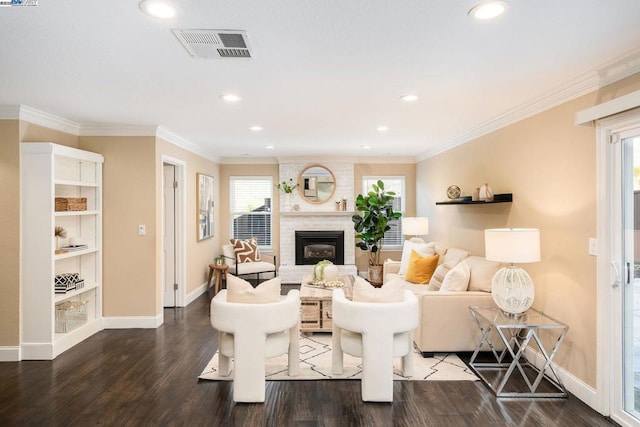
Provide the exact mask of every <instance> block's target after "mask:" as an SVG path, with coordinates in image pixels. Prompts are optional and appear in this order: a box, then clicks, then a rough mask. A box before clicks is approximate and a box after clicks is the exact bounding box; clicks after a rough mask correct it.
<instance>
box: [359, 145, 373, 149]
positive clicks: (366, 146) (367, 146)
mask: <svg viewBox="0 0 640 427" xmlns="http://www.w3.org/2000/svg"><path fill="white" fill-rule="evenodd" d="M361 148H362V149H363V150H368V149H369V148H371V146H370V145H363V146H361Z"/></svg>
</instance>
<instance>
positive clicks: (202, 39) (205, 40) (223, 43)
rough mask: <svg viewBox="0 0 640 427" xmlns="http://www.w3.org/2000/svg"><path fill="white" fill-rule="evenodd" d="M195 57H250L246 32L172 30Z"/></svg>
mask: <svg viewBox="0 0 640 427" xmlns="http://www.w3.org/2000/svg"><path fill="white" fill-rule="evenodd" d="M172 31H173V34H175V35H176V37H177V38H178V40H180V43H182V46H184V48H185V49H187V52H189V55H191V56H193V57H196V58H251V51H250V50H249V44H248V42H247V33H246V32H244V31H238V30H179V29H178V30H172Z"/></svg>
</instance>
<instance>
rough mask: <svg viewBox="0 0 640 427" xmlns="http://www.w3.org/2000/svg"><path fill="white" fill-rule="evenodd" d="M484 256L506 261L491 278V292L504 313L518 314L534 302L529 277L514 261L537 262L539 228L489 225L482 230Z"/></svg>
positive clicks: (538, 258) (493, 259)
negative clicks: (507, 264)
mask: <svg viewBox="0 0 640 427" xmlns="http://www.w3.org/2000/svg"><path fill="white" fill-rule="evenodd" d="M484 245H485V253H486V254H485V256H486V258H487V259H488V260H490V261H498V262H508V263H510V265H509V266H508V267H504V268H501V269H500V270H498V271H497V272H496V274H495V275H494V276H493V279H492V280H491V294H492V296H493V300H494V301H495V303H496V305H497V306H498V307H500V308H501V309H502V310H503V311H504V312H506V313H509V314H512V315H519V314H522V313H524V312H525V311H527V310H528V309H529V307H531V304H533V299H534V296H535V292H534V288H533V281H532V280H531V276H529V274H528V273H527V272H526V271H524V270H523V269H522V268H520V267H516V266H514V265H513V263H527V262H538V261H540V230H538V229H537V228H492V229H487V230H484Z"/></svg>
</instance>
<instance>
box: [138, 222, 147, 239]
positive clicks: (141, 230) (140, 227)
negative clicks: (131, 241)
mask: <svg viewBox="0 0 640 427" xmlns="http://www.w3.org/2000/svg"><path fill="white" fill-rule="evenodd" d="M145 234H147V226H146V225H144V224H140V225H138V236H144V235H145Z"/></svg>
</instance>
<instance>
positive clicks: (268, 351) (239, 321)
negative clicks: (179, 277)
mask: <svg viewBox="0 0 640 427" xmlns="http://www.w3.org/2000/svg"><path fill="white" fill-rule="evenodd" d="M276 280H279V279H276ZM227 292H228V291H227V290H226V289H224V290H222V291H220V292H219V293H218V294H217V295H216V296H215V297H214V298H213V299H212V300H211V325H212V326H213V327H214V329H216V330H217V331H218V338H219V339H218V345H219V350H218V351H219V354H218V358H219V359H218V360H219V366H218V368H219V373H220V376H229V375H231V359H233V400H234V401H235V402H264V400H265V358H270V357H276V356H280V355H282V354H286V353H288V356H289V375H290V376H296V375H299V374H300V356H299V348H298V337H299V327H298V322H299V316H300V291H298V290H297V289H294V290H291V291H289V293H288V294H287V295H286V297H282V298H281V299H280V300H279V301H278V302H271V303H238V302H229V301H227Z"/></svg>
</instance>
